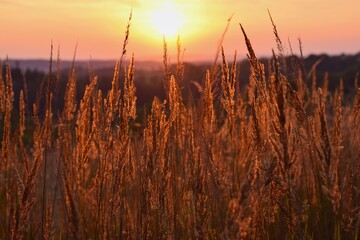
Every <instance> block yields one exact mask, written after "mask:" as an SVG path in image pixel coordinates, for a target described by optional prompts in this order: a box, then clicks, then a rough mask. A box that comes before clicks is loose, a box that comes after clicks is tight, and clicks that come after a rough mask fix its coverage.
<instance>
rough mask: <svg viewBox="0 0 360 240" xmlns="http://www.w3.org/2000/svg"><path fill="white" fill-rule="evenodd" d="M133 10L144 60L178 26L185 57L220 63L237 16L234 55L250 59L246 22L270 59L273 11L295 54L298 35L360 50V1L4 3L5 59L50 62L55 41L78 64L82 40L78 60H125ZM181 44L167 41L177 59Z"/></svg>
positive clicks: (133, 34)
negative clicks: (218, 50) (245, 38)
mask: <svg viewBox="0 0 360 240" xmlns="http://www.w3.org/2000/svg"><path fill="white" fill-rule="evenodd" d="M169 6H170V7H169ZM130 9H133V20H132V25H131V30H130V42H129V45H128V53H134V54H135V59H137V60H157V61H161V60H162V34H163V32H162V31H168V30H164V29H169V27H167V25H169V24H171V25H172V26H175V25H176V26H177V27H178V31H179V33H180V35H181V39H182V43H183V46H184V47H185V48H186V53H185V60H189V61H191V60H206V59H213V57H214V54H215V52H216V46H217V43H218V40H219V38H220V36H221V34H222V32H223V30H224V28H225V25H226V21H227V18H228V17H229V16H231V15H232V14H233V13H234V17H233V20H232V22H231V26H230V29H229V32H228V34H227V35H226V38H225V41H224V47H225V51H226V53H227V54H228V55H229V56H231V55H232V54H233V52H234V51H235V49H237V50H238V54H239V58H243V57H245V53H246V48H245V44H244V41H243V36H242V35H241V31H240V28H239V23H242V24H243V26H244V28H245V30H246V32H247V33H248V36H249V37H250V39H251V41H252V43H253V47H254V49H255V51H256V52H257V54H258V55H270V54H271V49H272V48H276V44H275V41H274V36H273V34H272V26H271V22H270V20H269V17H268V14H267V9H269V10H270V11H271V14H272V17H273V19H274V21H275V23H276V25H277V27H278V30H279V33H280V37H281V38H282V40H283V42H285V43H287V42H288V38H289V39H290V41H291V42H292V47H293V49H294V51H295V52H298V47H297V38H298V36H300V37H301V39H302V42H303V47H304V53H305V54H310V53H329V54H341V53H357V52H359V51H360V12H359V10H360V1H359V0H343V1H339V0H327V1H326V0H272V1H270V0H224V1H221V0H177V1H176V0H173V1H161V0H133V1H131V0H102V1H100V0H99V1H97V0H0V32H1V34H0V57H1V58H5V57H6V55H9V57H10V58H13V59H14V58H27V59H29V58H42V59H46V58H48V56H49V51H50V50H49V49H50V42H51V40H53V42H54V46H55V49H56V48H57V46H58V45H60V53H61V58H62V59H71V57H72V55H73V51H74V47H75V44H76V42H78V51H77V59H85V60H88V59H89V58H90V56H91V57H92V58H93V59H115V58H118V57H119V55H120V53H121V46H122V41H123V38H124V31H125V27H126V24H127V19H128V16H129V13H130ZM164 12H165V13H164ZM166 12H167V14H166ZM162 17H163V18H165V19H162ZM173 18H176V19H173ZM161 24H163V25H164V24H165V26H159V25H161ZM176 26H175V28H176ZM170 29H171V28H170ZM175 32H176V30H175ZM172 34H173V35H176V33H172ZM175 39H176V37H175V36H167V41H168V45H169V51H170V52H171V53H172V54H175V53H176V40H175ZM173 56H174V55H173ZM128 57H129V55H128ZM173 59H174V57H173Z"/></svg>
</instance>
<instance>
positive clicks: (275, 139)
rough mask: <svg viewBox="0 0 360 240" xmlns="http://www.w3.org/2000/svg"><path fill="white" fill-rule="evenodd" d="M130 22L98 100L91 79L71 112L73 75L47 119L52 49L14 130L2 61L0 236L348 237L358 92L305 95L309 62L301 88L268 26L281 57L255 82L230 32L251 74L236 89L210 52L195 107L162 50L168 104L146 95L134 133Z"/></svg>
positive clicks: (228, 70) (255, 67)
mask: <svg viewBox="0 0 360 240" xmlns="http://www.w3.org/2000/svg"><path fill="white" fill-rule="evenodd" d="M270 18H271V16H270ZM130 20H131V15H130V17H129V24H128V25H127V29H126V34H125V35H126V36H125V40H124V44H123V49H122V55H121V58H120V59H119V61H118V62H117V63H116V66H115V70H114V76H113V80H112V88H111V89H110V90H109V92H108V93H102V92H101V91H100V90H98V88H97V84H98V81H97V77H96V75H95V74H94V73H93V70H92V69H91V70H90V73H91V74H90V78H91V79H90V83H89V85H88V86H87V87H86V89H85V93H84V95H83V98H82V100H81V101H80V102H79V103H77V101H76V69H75V68H74V67H72V69H71V71H70V74H69V77H68V82H67V87H66V93H65V96H64V101H65V104H64V110H63V112H60V113H56V114H58V116H57V117H56V118H55V117H54V114H53V113H52V99H53V96H54V95H55V94H57V92H56V89H54V88H53V87H51V86H54V85H55V86H56V85H57V84H58V81H59V73H58V69H59V68H58V67H57V73H56V80H55V83H54V84H53V83H52V82H53V79H52V50H51V60H50V68H49V76H48V79H47V80H48V81H47V90H46V108H45V110H46V112H45V115H44V117H39V116H38V113H37V112H38V110H37V108H38V107H37V105H36V104H35V105H34V106H33V111H32V116H31V115H30V114H29V113H26V111H25V104H26V97H24V96H26V92H24V91H26V89H24V90H23V91H21V94H20V106H19V110H20V112H19V115H18V116H20V120H19V124H18V126H12V125H13V123H12V121H11V116H12V113H13V91H12V78H11V71H10V66H9V64H8V61H7V63H6V70H5V77H4V78H3V74H2V73H1V72H0V121H1V128H2V132H3V136H2V142H1V161H0V201H1V203H0V238H1V239H40V238H44V239H63V238H66V239H358V237H359V227H360V226H359V222H360V217H359V216H360V215H359V214H360V205H359V203H360V192H359V185H360V151H359V149H360V137H359V134H357V132H358V130H359V125H360V124H359V123H360V117H359V114H360V113H359V112H360V107H359V106H360V89H358V90H357V95H356V97H355V99H354V104H347V103H344V102H343V94H344V93H343V86H342V85H340V86H339V88H338V90H337V91H336V92H335V93H331V92H330V91H329V90H328V84H329V83H328V80H325V84H324V87H323V88H319V89H317V80H316V75H315V67H316V66H314V68H313V69H312V73H310V74H313V77H312V86H311V87H310V88H308V87H307V84H306V82H305V79H304V76H306V72H305V69H303V64H302V63H301V62H292V65H291V66H288V63H287V62H286V60H285V53H284V50H283V49H284V48H283V46H282V42H281V40H280V38H279V35H278V32H277V29H276V26H275V24H274V22H273V20H272V18H271V22H272V24H273V28H274V34H275V38H276V42H277V44H278V50H279V53H278V54H276V53H275V52H274V53H273V58H272V60H270V61H269V63H268V66H269V68H268V69H269V70H268V72H267V73H265V67H264V65H263V64H261V63H260V62H259V61H258V59H257V57H256V54H255V51H254V49H253V46H252V45H251V42H250V39H249V38H248V36H247V35H246V32H245V30H244V28H243V26H241V25H240V27H241V30H242V33H243V35H244V38H245V44H246V46H247V49H248V52H249V53H248V59H249V61H250V63H251V68H252V74H251V76H250V85H249V86H247V87H245V88H244V89H245V90H243V89H240V87H239V86H240V84H239V81H240V79H238V74H237V73H238V71H239V69H238V68H237V61H236V53H235V55H234V60H233V62H232V65H231V66H229V64H228V63H227V61H226V57H225V52H224V49H223V48H222V47H221V46H220V45H219V51H218V54H217V55H219V54H220V52H221V55H222V63H221V65H220V66H217V65H216V64H214V66H215V67H214V69H215V70H214V69H211V70H208V71H207V73H206V76H204V82H203V84H202V86H200V85H199V86H198V89H199V91H201V97H200V98H199V99H196V98H193V97H189V98H188V99H184V97H183V95H182V87H183V86H182V84H183V81H182V80H183V77H184V71H186V69H184V67H185V65H184V63H183V59H182V57H181V55H182V54H183V50H182V49H181V44H180V40H178V44H177V46H178V58H177V60H178V63H177V65H176V70H175V72H174V73H173V72H171V68H170V64H169V62H168V57H167V45H166V42H165V40H164V58H163V63H164V64H163V70H164V87H165V90H166V94H167V95H166V100H163V101H162V100H159V99H158V98H156V97H155V98H154V100H153V102H152V106H151V111H150V113H148V114H147V115H146V116H145V120H144V122H143V123H139V122H138V120H137V109H136V87H135V84H134V78H135V77H136V71H135V61H134V56H132V57H131V61H130V64H129V66H128V67H127V68H126V71H125V76H120V70H121V68H122V63H123V59H124V57H125V54H126V45H127V43H128V40H129V33H130ZM229 21H230V19H229ZM225 32H226V30H225ZM222 39H223V38H222ZM300 50H301V42H300ZM301 51H302V50H301ZM278 58H280V60H281V62H279V60H278ZM58 60H59V55H58ZM57 66H58V63H57ZM217 71H219V72H221V74H220V76H217V75H216V74H214V73H215V72H217ZM289 71H293V72H289ZM293 76H296V79H294V81H290V80H289V78H291V77H293ZM217 82H219V83H221V89H220V91H221V92H220V93H221V94H214V92H215V91H217V90H216V89H215V88H214V86H216V83H217ZM240 90H241V91H242V92H241V91H240ZM328 99H333V102H329V101H328ZM30 119H32V122H33V123H34V125H35V131H34V133H33V142H32V144H31V146H26V147H25V146H24V143H23V141H22V139H23V136H24V131H25V127H26V124H25V122H26V121H30ZM135 125H136V126H137V127H136V128H135ZM12 129H15V131H14V130H12ZM39 211H41V212H42V214H41V217H40V214H39Z"/></svg>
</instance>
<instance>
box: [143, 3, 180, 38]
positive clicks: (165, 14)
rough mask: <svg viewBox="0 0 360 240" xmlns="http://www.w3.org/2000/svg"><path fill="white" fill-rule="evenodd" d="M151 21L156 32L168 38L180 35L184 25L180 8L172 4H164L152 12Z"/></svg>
mask: <svg viewBox="0 0 360 240" xmlns="http://www.w3.org/2000/svg"><path fill="white" fill-rule="evenodd" d="M150 20H151V24H152V26H153V28H154V30H155V31H157V32H158V33H159V34H162V35H164V36H166V37H173V36H176V35H178V34H179V33H180V30H181V27H182V25H183V24H184V17H183V15H182V14H181V12H180V11H179V8H178V7H177V6H176V5H174V4H173V3H170V2H165V3H162V4H161V5H160V6H159V7H158V8H157V9H155V10H153V11H151V12H150Z"/></svg>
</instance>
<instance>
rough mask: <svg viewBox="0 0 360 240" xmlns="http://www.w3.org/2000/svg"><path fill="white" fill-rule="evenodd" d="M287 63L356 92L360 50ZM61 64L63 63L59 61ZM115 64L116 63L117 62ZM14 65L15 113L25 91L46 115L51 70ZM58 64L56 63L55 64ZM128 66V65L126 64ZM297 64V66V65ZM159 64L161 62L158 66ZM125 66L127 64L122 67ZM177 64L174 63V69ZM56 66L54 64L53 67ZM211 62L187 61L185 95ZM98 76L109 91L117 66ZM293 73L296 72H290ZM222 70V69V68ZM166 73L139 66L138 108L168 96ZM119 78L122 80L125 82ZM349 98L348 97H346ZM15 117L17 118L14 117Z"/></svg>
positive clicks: (60, 93)
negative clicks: (21, 93) (341, 82)
mask: <svg viewBox="0 0 360 240" xmlns="http://www.w3.org/2000/svg"><path fill="white" fill-rule="evenodd" d="M286 60H287V65H288V66H289V68H291V67H293V68H294V67H297V68H299V70H302V71H303V74H305V75H306V77H305V78H304V79H306V81H307V84H308V85H309V86H310V85H311V81H312V80H311V79H312V77H313V75H312V74H311V73H312V70H313V69H315V71H316V77H317V84H318V85H319V86H321V85H322V84H323V80H324V76H325V74H326V73H327V74H328V78H329V90H330V91H334V89H336V88H337V87H338V86H339V83H340V81H341V79H342V80H343V83H344V92H345V95H348V98H349V99H352V98H353V96H354V94H356V91H355V84H356V83H355V82H356V78H357V76H358V74H359V72H360V53H359V54H356V55H338V56H329V55H325V54H323V55H310V56H308V57H307V58H305V59H304V60H303V62H302V61H301V60H300V59H299V58H298V57H295V56H292V57H287V59H286ZM260 62H262V63H264V66H265V70H266V71H265V72H267V67H268V59H266V58H262V59H260ZM60 64H61V63H60ZM114 64H115V63H114ZM237 64H238V66H237V67H238V69H240V71H239V72H240V73H239V83H240V87H242V86H244V85H246V84H248V83H249V76H250V64H249V62H248V60H242V61H239V62H238V63H237ZM14 65H15V66H10V67H11V76H12V80H13V91H14V108H15V111H14V114H15V113H16V112H17V111H16V110H17V108H18V105H19V103H18V101H19V95H20V91H21V90H24V95H25V101H26V108H27V112H28V114H29V113H31V112H32V106H33V104H36V105H37V107H38V109H39V114H40V116H41V115H43V114H44V105H45V95H46V94H45V92H46V80H47V77H48V75H49V73H48V72H43V71H39V70H36V69H35V70H34V69H26V70H22V69H21V68H20V67H19V66H17V64H14ZM53 65H55V63H53ZM125 65H126V64H125ZM294 65H296V66H294ZM159 66H160V65H159ZM2 67H3V75H4V76H3V79H5V63H4V62H3V66H2ZM123 67H126V66H123ZM175 67H176V66H175V65H172V66H171V70H172V72H175ZM54 68H55V66H53V69H54ZM211 68H212V66H211V64H210V63H208V64H206V63H202V64H199V63H197V64H195V63H185V71H184V80H183V81H182V82H181V86H180V87H181V89H182V91H183V93H184V94H185V96H188V95H189V94H191V96H193V97H195V98H196V97H197V96H199V89H198V86H202V82H203V78H204V76H205V73H206V70H207V69H211ZM92 71H93V73H94V74H95V75H96V76H97V77H98V89H99V90H101V91H102V92H103V93H106V92H107V91H109V90H110V89H111V80H112V78H113V73H114V68H113V67H103V68H97V69H93V70H92ZM289 72H294V71H289ZM219 73H221V71H219ZM52 74H53V76H52V78H53V81H52V88H53V93H54V96H53V103H52V104H53V112H54V114H55V116H54V117H55V118H56V115H57V112H61V111H62V109H63V106H64V101H63V99H64V93H65V90H66V84H67V79H68V78H69V74H70V69H69V68H67V69H62V70H61V71H60V73H59V76H56V75H57V73H56V69H54V70H53V73H52ZM124 76H125V72H124V69H122V72H121V74H120V78H122V79H123V78H124ZM287 77H288V78H289V79H292V78H294V79H296V76H287ZM163 78H164V76H163V72H162V70H161V68H160V67H159V68H158V69H152V70H149V69H140V70H137V69H136V68H135V84H136V95H137V107H138V108H139V109H141V108H143V107H149V105H150V103H151V101H152V99H153V97H154V96H157V97H159V98H160V99H164V98H165V91H164V88H163V83H162V81H163ZM76 79H77V85H76V87H77V89H76V92H77V97H76V98H77V100H78V101H80V99H81V98H82V96H83V94H84V90H85V87H86V85H87V84H88V83H89V82H90V80H89V79H90V73H89V70H88V69H86V68H83V67H78V68H76ZM122 79H120V82H121V81H122ZM344 100H345V101H346V98H345V99H344ZM14 119H17V118H15V117H14Z"/></svg>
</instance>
